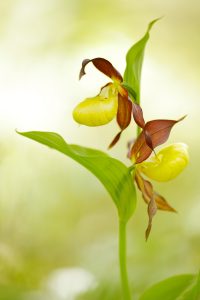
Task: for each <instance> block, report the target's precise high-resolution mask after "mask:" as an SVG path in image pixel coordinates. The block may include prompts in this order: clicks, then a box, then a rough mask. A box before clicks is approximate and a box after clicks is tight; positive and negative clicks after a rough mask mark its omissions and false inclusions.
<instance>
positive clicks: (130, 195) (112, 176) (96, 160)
mask: <svg viewBox="0 0 200 300" xmlns="http://www.w3.org/2000/svg"><path fill="white" fill-rule="evenodd" d="M18 133H19V134H21V135H22V136H25V137H27V138H30V139H32V140H35V141H37V142H39V143H41V144H44V145H46V146H49V147H51V148H53V149H55V150H57V151H59V152H61V153H63V154H65V155H67V156H69V157H70V158H72V159H73V160H75V161H77V162H78V163H79V164H81V165H82V166H84V167H85V168H87V169H88V170H89V171H90V172H92V173H93V174H94V175H95V176H96V177H97V178H98V179H99V180H100V181H101V183H102V184H103V185H104V187H105V188H106V190H107V191H108V193H109V194H110V195H111V197H112V199H113V201H114V203H115V205H116V206H117V209H118V213H119V217H120V218H121V219H122V220H124V221H127V220H128V219H129V218H130V216H131V215H132V214H133V212H134V209H135V204H136V193H135V187H134V184H133V180H132V176H131V174H130V172H129V170H128V168H127V167H126V166H125V165H124V164H123V163H121V162H120V161H118V160H117V159H114V158H112V157H110V156H108V155H107V154H106V153H104V152H101V151H98V150H95V149H90V148H85V147H81V146H78V145H69V144H67V143H66V142H65V140H64V139H63V138H62V137H61V136H60V135H58V134H57V133H54V132H41V131H31V132H18ZM79 180H81V179H77V188H78V182H79Z"/></svg>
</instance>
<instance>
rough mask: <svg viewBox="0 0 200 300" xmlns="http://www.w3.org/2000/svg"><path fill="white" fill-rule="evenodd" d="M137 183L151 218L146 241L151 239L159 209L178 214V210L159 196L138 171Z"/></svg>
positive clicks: (136, 174)
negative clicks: (154, 218)
mask: <svg viewBox="0 0 200 300" xmlns="http://www.w3.org/2000/svg"><path fill="white" fill-rule="evenodd" d="M135 181H136V184H137V186H138V188H139V190H140V191H141V193H142V197H143V199H144V201H145V202H146V203H147V205H148V209H147V211H148V216H149V222H148V227H147V229H146V232H145V235H146V240H147V239H148V237H149V234H150V231H151V228H152V220H153V217H154V216H155V214H156V211H157V209H159V210H163V211H170V212H176V210H175V209H174V208H173V207H172V206H171V205H169V203H168V202H167V201H166V200H165V198H164V197H162V196H161V195H159V194H158V193H157V192H155V191H154V189H153V185H152V184H151V182H149V181H148V180H145V179H144V178H143V177H142V176H141V175H140V174H139V172H138V171H136V173H135Z"/></svg>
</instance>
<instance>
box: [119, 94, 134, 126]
mask: <svg viewBox="0 0 200 300" xmlns="http://www.w3.org/2000/svg"><path fill="white" fill-rule="evenodd" d="M132 104H133V103H132V102H131V101H130V100H129V99H128V98H127V97H123V96H121V95H120V94H118V111H117V123H118V125H119V127H120V128H121V130H124V129H126V128H127V127H128V125H129V124H130V122H131V112H132Z"/></svg>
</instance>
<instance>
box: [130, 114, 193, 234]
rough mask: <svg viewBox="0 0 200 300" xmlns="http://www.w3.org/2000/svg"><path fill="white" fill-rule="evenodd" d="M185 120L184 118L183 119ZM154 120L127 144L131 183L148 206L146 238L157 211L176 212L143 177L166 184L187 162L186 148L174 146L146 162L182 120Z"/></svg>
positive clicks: (180, 145) (164, 149)
mask: <svg viewBox="0 0 200 300" xmlns="http://www.w3.org/2000/svg"><path fill="white" fill-rule="evenodd" d="M183 118H184V117H183ZM183 118H181V119H179V120H177V121H175V120H153V121H150V122H147V123H146V124H145V126H144V129H143V131H142V132H141V134H140V135H139V136H138V138H137V139H136V141H135V142H134V143H131V144H130V145H129V148H130V149H129V152H128V157H129V158H130V159H131V160H132V161H133V163H134V166H135V175H134V180H135V181H136V184H137V186H138V188H139V190H140V191H141V193H142V196H143V199H144V201H145V202H146V203H147V204H148V215H149V223H148V227H147V229H146V239H147V238H148V236H149V234H150V231H151V227H152V219H153V216H154V215H155V214H156V212H157V209H160V210H165V211H172V212H175V209H174V208H172V207H171V206H170V205H169V203H168V202H167V201H166V200H165V198H164V197H162V196H161V195H159V194H158V193H157V192H155V191H154V189H153V186H152V184H151V183H150V182H149V181H147V180H146V179H144V178H143V177H142V174H144V175H145V176H147V177H149V178H150V179H153V180H156V181H161V182H162V181H169V180H171V179H173V178H175V177H176V176H178V175H179V174H180V173H181V172H182V171H183V169H184V168H185V167H186V166H187V164H188V161H189V156H188V151H187V145H186V144H183V143H175V144H172V145H169V146H167V147H165V148H163V149H162V150H160V151H159V152H158V153H157V154H156V155H155V156H154V157H152V158H151V159H150V161H145V160H146V159H147V158H148V157H149V156H150V155H151V153H152V151H154V148H155V147H157V146H159V145H161V144H163V143H164V142H165V141H166V140H167V139H168V137H169V134H170V131H171V129H172V127H173V126H174V125H175V124H176V123H178V122H179V121H181V120H183Z"/></svg>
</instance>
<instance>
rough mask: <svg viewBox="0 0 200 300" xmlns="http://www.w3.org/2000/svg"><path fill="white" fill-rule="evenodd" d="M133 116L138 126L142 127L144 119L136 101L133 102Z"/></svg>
mask: <svg viewBox="0 0 200 300" xmlns="http://www.w3.org/2000/svg"><path fill="white" fill-rule="evenodd" d="M133 118H134V120H135V123H136V124H137V125H138V126H139V127H141V128H144V126H145V121H144V117H143V111H142V108H141V106H140V105H139V104H137V103H133Z"/></svg>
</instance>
